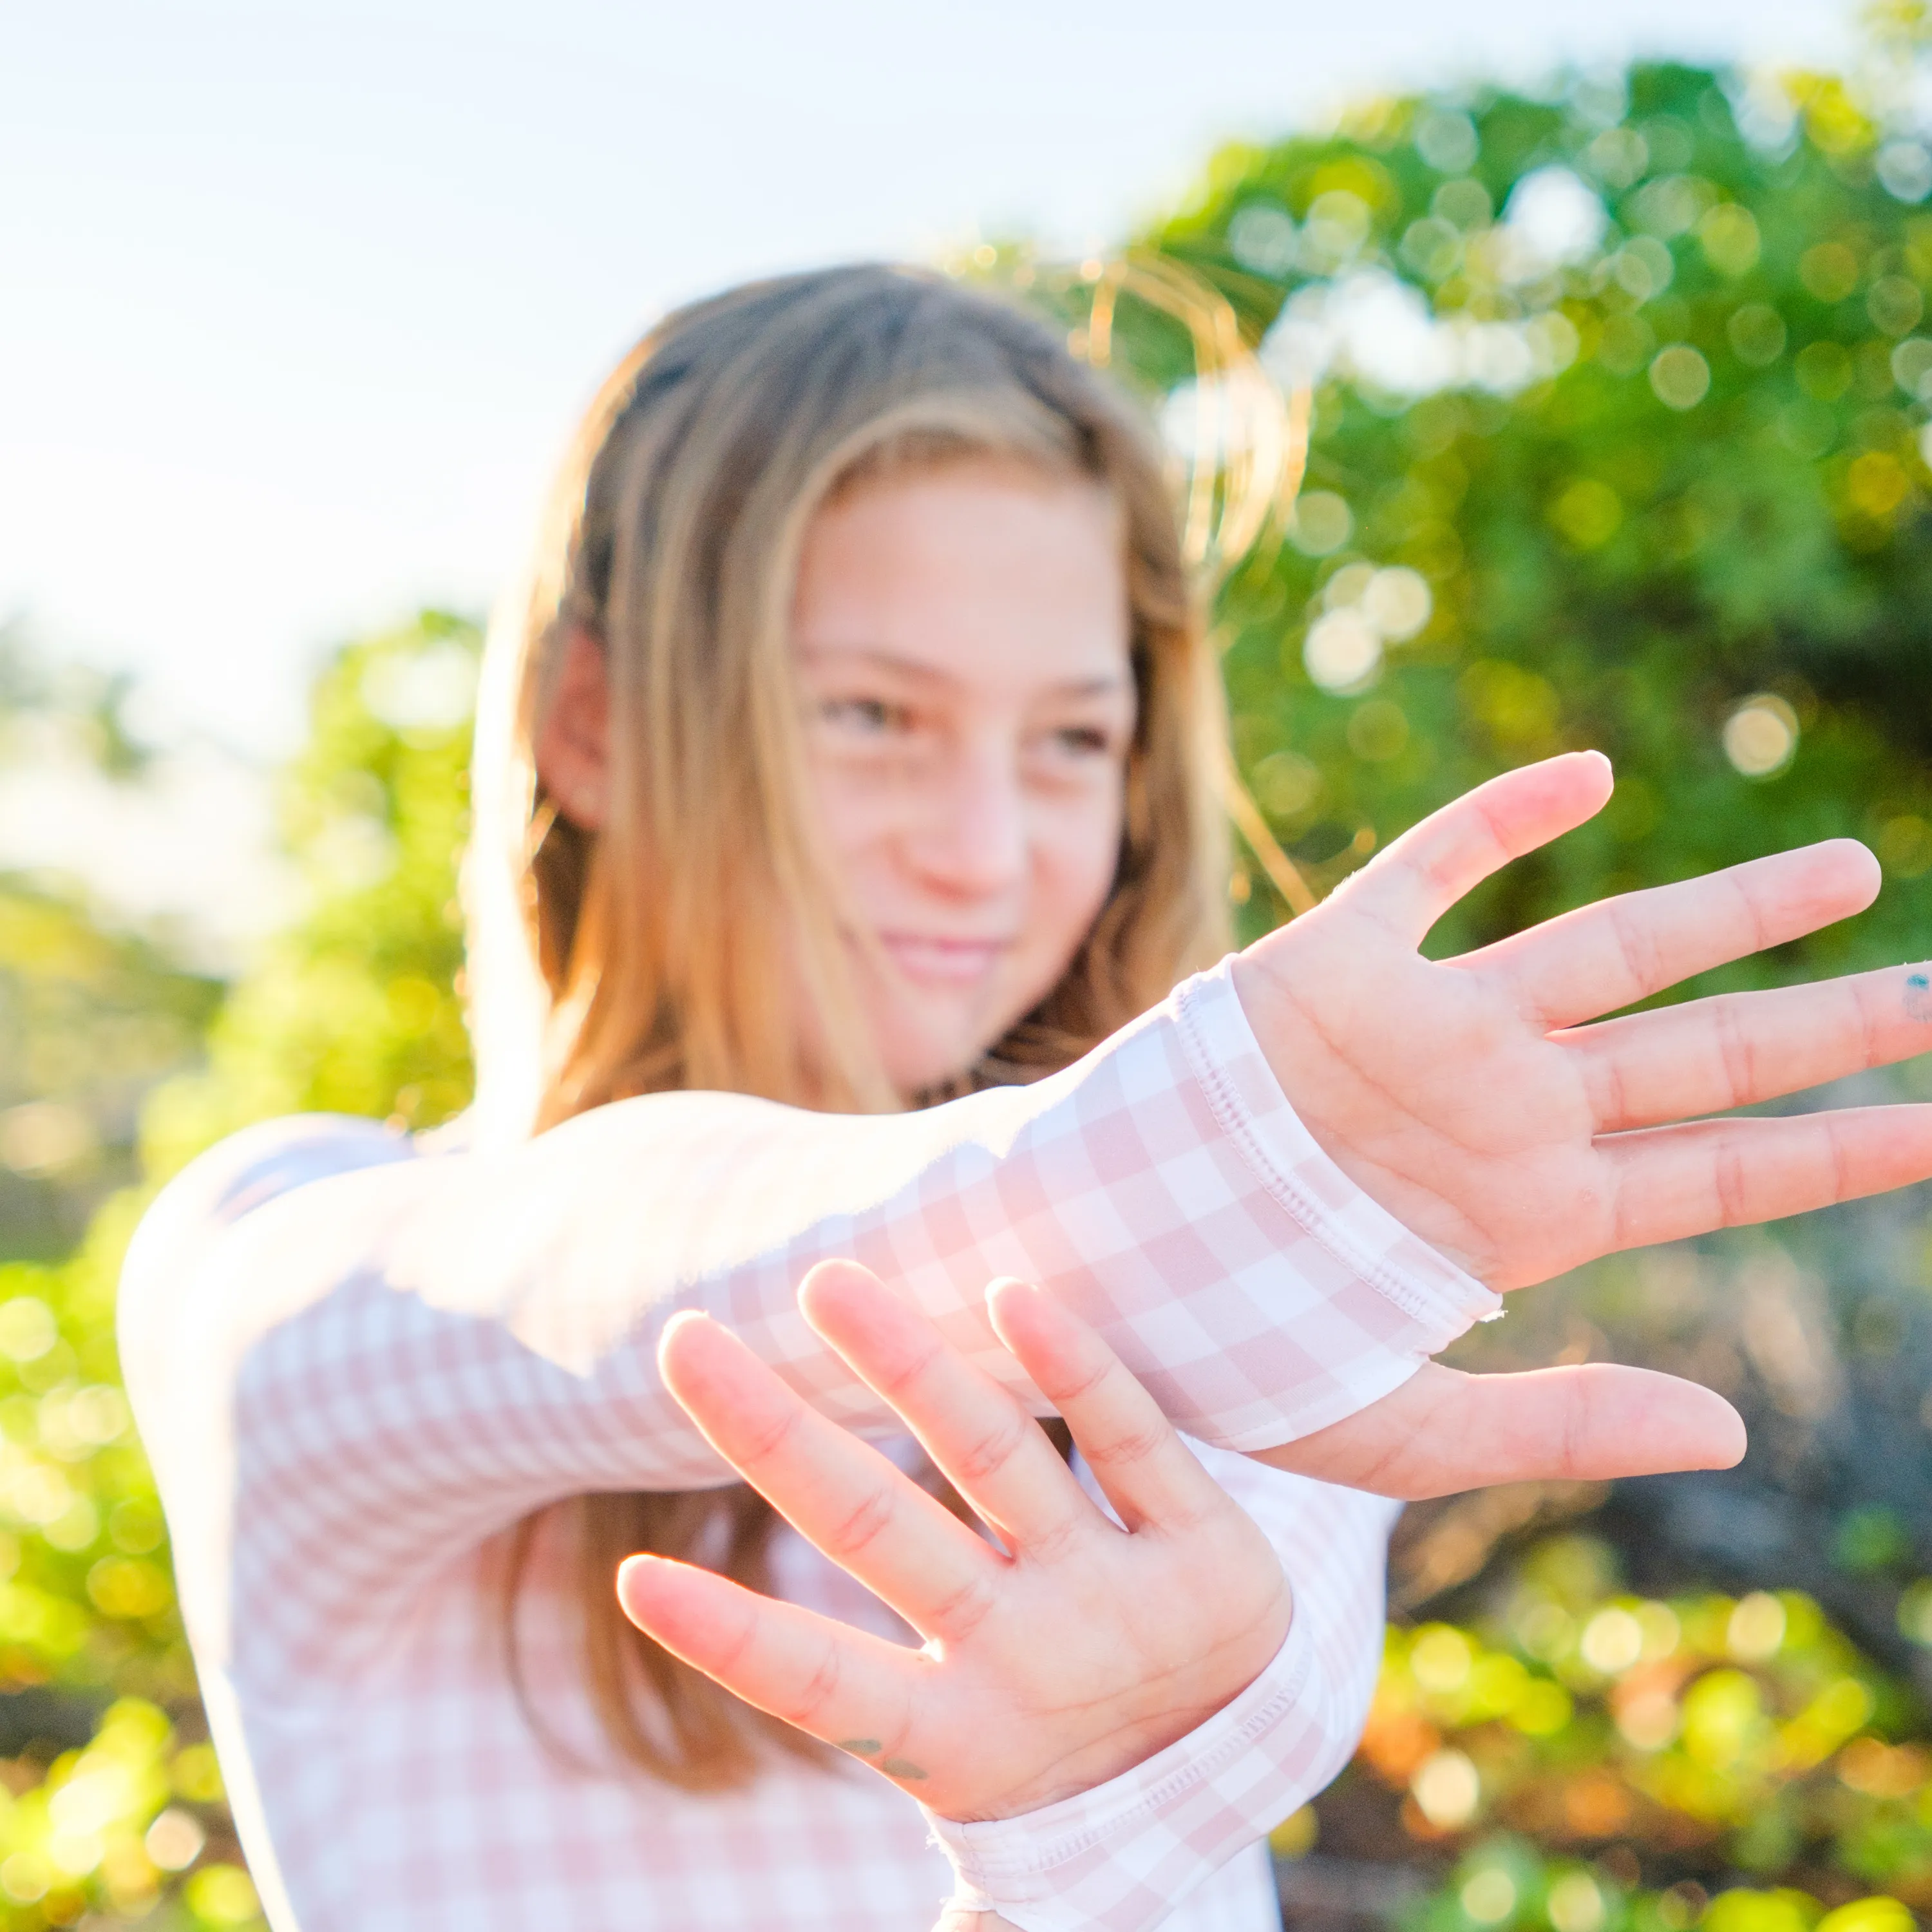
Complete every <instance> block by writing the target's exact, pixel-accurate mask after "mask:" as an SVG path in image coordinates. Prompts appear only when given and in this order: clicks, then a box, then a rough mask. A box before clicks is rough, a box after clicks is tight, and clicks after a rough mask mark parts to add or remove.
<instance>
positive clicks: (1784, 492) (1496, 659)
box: [1148, 66, 1932, 980]
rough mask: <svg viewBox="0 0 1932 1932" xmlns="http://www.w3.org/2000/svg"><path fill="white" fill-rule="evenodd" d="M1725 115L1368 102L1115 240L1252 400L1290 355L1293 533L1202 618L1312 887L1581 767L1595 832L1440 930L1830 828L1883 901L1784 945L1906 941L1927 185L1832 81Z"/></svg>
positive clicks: (1931, 367)
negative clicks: (1304, 412) (1137, 256)
mask: <svg viewBox="0 0 1932 1932" xmlns="http://www.w3.org/2000/svg"><path fill="white" fill-rule="evenodd" d="M1743 98H1744V97H1743V96H1742V93H1741V92H1740V91H1739V89H1738V87H1737V86H1736V83H1734V82H1733V80H1732V78H1731V77H1728V76H1725V75H1721V74H1714V73H1710V72H1706V71H1702V70H1698V69H1694V68H1683V67H1669V66H1652V67H1640V68H1636V69H1634V70H1633V71H1631V74H1630V75H1629V76H1628V89H1627V91H1618V90H1614V89H1606V88H1605V87H1604V86H1603V85H1602V84H1601V83H1599V82H1589V83H1586V82H1582V81H1579V82H1577V83H1575V84H1574V85H1572V86H1569V87H1568V88H1567V89H1565V90H1563V91H1562V92H1559V93H1557V94H1556V95H1553V96H1552V97H1551V98H1533V97H1531V96H1529V95H1523V94H1516V93H1510V92H1502V91H1500V90H1496V89H1479V90H1477V91H1475V92H1472V93H1471V94H1469V95H1466V96H1457V97H1450V98H1415V99H1409V100H1402V101H1383V102H1379V103H1376V104H1372V105H1370V107H1367V108H1365V109H1364V110H1361V112H1359V113H1357V114H1356V115H1353V116H1352V117H1350V118H1348V119H1347V120H1346V121H1344V122H1343V124H1341V125H1340V127H1337V129H1336V130H1334V131H1333V132H1331V133H1327V134H1325V135H1322V136H1296V137H1295V138H1292V139H1288V140H1286V141H1283V142H1280V143H1279V144H1278V145H1274V146H1271V147H1241V148H1229V149H1227V150H1225V151H1223V153H1221V154H1219V155H1218V156H1217V157H1216V158H1215V160H1214V162H1213V163H1211V166H1210V167H1209V169H1208V172H1207V176H1206V179H1205V183H1204V184H1203V187H1202V190H1201V191H1200V192H1199V193H1198V194H1197V195H1196V197H1195V198H1194V199H1193V200H1192V201H1191V202H1190V203H1189V204H1188V205H1187V207H1186V208H1184V211H1182V212H1181V213H1179V214H1177V215H1175V217H1172V219H1170V220H1167V221H1166V222H1165V223H1162V224H1160V226H1158V227H1157V229H1155V230H1154V232H1153V233H1151V236H1149V237H1148V241H1149V242H1150V244H1151V245H1153V246H1155V247H1157V248H1159V249H1160V250H1162V251H1165V252H1166V254H1168V255H1169V256H1170V257H1172V258H1173V259H1175V260H1177V261H1178V262H1180V263H1183V264H1184V265H1185V266H1187V267H1189V268H1190V269H1193V270H1194V271H1195V272H1197V273H1199V274H1200V275H1202V276H1204V277H1205V278H1208V280H1209V281H1211V282H1213V283H1214V284H1216V285H1217V287H1220V289H1221V290H1223V292H1224V293H1226V295H1227V296H1229V299H1231V301H1232V302H1233V303H1234V304H1235V307H1236V308H1237V309H1238V311H1239V313H1240V314H1241V317H1242V318H1243V320H1244V323H1245V325H1246V326H1247V328H1248V329H1250V331H1251V332H1252V333H1253V335H1254V336H1255V337H1256V338H1260V337H1262V336H1263V335H1266V336H1267V337H1268V341H1267V344H1266V347H1265V357H1266V359H1268V361H1269V362H1270V363H1271V365H1272V366H1273V367H1274V368H1276V369H1277V371H1278V372H1280V374H1283V376H1284V377H1286V378H1287V379H1289V380H1295V379H1296V378H1297V377H1298V375H1299V374H1314V373H1315V372H1316V368H1317V365H1320V374H1319V380H1318V386H1317V390H1316V398H1315V430H1314V436H1313V449H1312V453H1311V460H1310V469H1309V474H1308V479H1307V491H1306V493H1305V494H1304V499H1303V501H1302V503H1301V506H1300V508H1299V509H1298V512H1297V514H1296V517H1295V523H1294V526H1293V527H1292V529H1291V531H1290V533H1289V541H1288V543H1287V544H1286V545H1285V546H1283V547H1282V548H1281V549H1280V551H1279V552H1278V553H1277V554H1275V555H1274V556H1259V557H1257V558H1256V559H1253V560H1252V561H1251V562H1250V565H1248V567H1247V568H1245V569H1244V570H1243V571H1241V573H1240V574H1238V576H1237V577H1236V578H1235V580H1234V581H1233V582H1232V583H1231V584H1230V585H1229V587H1228V589H1227V591H1226V594H1225V595H1224V598H1223V607H1222V612H1221V615H1222V619H1223V624H1224V625H1225V628H1226V634H1227V635H1228V637H1229V646H1230V647H1229V655H1228V679H1229V691H1230V694H1231V697H1232V703H1233V708H1234V711H1235V724H1236V730H1237V734H1238V749H1239V751H1240V754H1241V762H1242V764H1243V767H1244V770H1245V771H1246V772H1247V774H1248V775H1250V779H1251V781H1252V783H1253V789H1254V790H1255V792H1256V795H1257V796H1258V798H1259V801H1260V802H1261V804H1262V806H1263V808H1264V809H1265V811H1267V812H1268V814H1269V815H1270V817H1271V820H1273V823H1274V826H1275V828H1276V829H1277V832H1278V834H1279V835H1280V837H1281V838H1282V839H1283V841H1284V843H1285V844H1286V845H1287V847H1288V849H1289V850H1290V852H1291V853H1292V855H1293V856H1295V858H1296V859H1298V862H1301V864H1302V865H1304V867H1305V868H1307V871H1309V872H1310V874H1311V876H1312V877H1313V878H1314V879H1316V880H1317V881H1318V883H1324V884H1325V883H1331V882H1332V881H1333V880H1334V879H1336V878H1337V877H1339V876H1340V874H1342V873H1343V872H1344V871H1346V870H1348V869H1349V868H1350V867H1352V865H1355V864H1358V863H1359V862H1361V859H1362V858H1363V857H1364V856H1366V855H1367V853H1368V852H1369V851H1370V850H1372V849H1373V847H1374V846H1375V845H1376V844H1377V843H1379V842H1385V841H1386V840H1387V839H1388V837H1389V836H1390V835H1391V834H1392V833H1393V832H1396V831H1398V830H1400V829H1401V828H1402V827H1403V826H1405V825H1406V824H1408V823H1411V822H1412V821H1413V820H1415V819H1416V818H1417V817H1420V816H1421V815H1422V814H1424V812H1425V811H1428V810H1430V809H1431V808H1433V807H1434V806H1435V805H1438V804H1439V803H1441V802H1443V801H1445V799H1448V798H1449V797H1451V796H1453V795H1454V794H1455V793H1458V792H1460V791H1461V790H1464V789H1466V787H1468V786H1469V785H1470V784H1472V783H1474V782H1475V781H1478V780H1479V779H1481V778H1484V777H1486V776H1488V775H1490V774H1491V773H1492V772H1495V771H1496V770H1498V769H1502V768H1504V767H1505V766H1510V765H1513V764H1516V763H1520V762H1522V761H1523V760H1526V759H1529V758H1531V757H1537V756H1540V755H1542V754H1545V753H1547V752H1550V751H1556V750H1557V749H1559V748H1563V747H1565V746H1573V745H1595V746H1598V747H1599V748H1602V749H1604V750H1605V751H1608V752H1609V753H1610V754H1611V755H1612V757H1613V758H1614V759H1615V760H1616V762H1617V763H1618V765H1619V769H1620V771H1621V773H1622V778H1621V782H1620V784H1619V789H1618V794H1617V797H1616V800H1615V802H1614V803H1613V805H1612V806H1611V807H1610V809H1609V810H1608V811H1607V812H1606V813H1605V814H1604V817H1602V819H1601V820H1599V821H1598V823H1595V824H1593V825H1592V826H1589V827H1587V828H1586V829H1583V830H1581V831H1580V832H1577V833H1575V834H1574V835H1572V836H1571V838H1568V839H1567V840H1565V841H1563V842H1562V844H1560V845H1559V846H1558V847H1556V849H1555V850H1553V851H1552V852H1551V853H1549V854H1547V855H1545V856H1542V857H1541V858H1539V859H1535V860H1532V861H1531V862H1529V863H1528V864H1526V865H1520V866H1518V867H1517V868H1513V870H1512V872H1511V875H1510V877H1508V879H1507V880H1502V881H1499V882H1498V883H1497V884H1496V886H1494V887H1493V888H1492V889H1490V890H1489V891H1488V892H1487V893H1486V894H1484V895H1482V896H1481V897H1480V898H1479V899H1478V901H1476V902H1475V904H1474V905H1473V906H1472V907H1471V908H1470V909H1469V911H1468V912H1467V913H1466V914H1465V915H1463V916H1459V917H1457V918H1455V919H1452V920H1451V922H1449V925H1448V927H1447V928H1445V932H1443V934H1442V935H1441V942H1442V944H1445V945H1451V946H1459V945H1461V944H1466V943H1467V942H1468V941H1470V940H1471V939H1472V938H1476V937H1479V936H1481V935H1487V934H1490V933H1493V932H1496V931H1497V930H1499V928H1500V927H1501V926H1502V925H1503V924H1505V923H1515V922H1520V921H1522V920H1523V919H1530V918H1538V917H1541V916H1546V915H1547V914H1548V913H1550V912H1553V911H1555V910H1560V909H1561V908H1562V907H1565V906H1568V905H1570V904H1575V903H1577V902H1578V901H1580V900H1581V899H1583V898H1586V896H1592V895H1596V894H1598V893H1601V892H1603V891H1604V890H1606V889H1615V888H1616V887H1619V886H1628V885H1631V884H1634V883H1637V882H1638V881H1639V880H1643V881H1646V882H1655V881H1656V880H1661V879H1665V878H1670V877H1679V876H1683V875H1686V874H1691V873H1693V872H1696V871H1703V870H1706V869H1708V868H1711V867H1713V866H1716V865H1723V864H1727V863H1729V862H1733V861H1736V860H1737V859H1742V858H1745V857H1748V856H1751V855H1753V854H1754V853H1760V852H1763V851H1766V850H1771V849H1772V848H1774V847H1778V846H1782V845H1786V844H1795V843H1799V842H1802V841H1805V840H1808V839H1811V838H1820V837H1824V836H1829V835H1835V834H1839V833H1851V834H1855V835H1860V836H1862V837H1864V838H1868V839H1870V840H1871V841H1873V842H1874V844H1876V848H1877V850H1879V854H1880V856H1881V858H1882V860H1883V861H1884V862H1885V868H1886V871H1887V872H1888V877H1889V879H1890V880H1891V884H1890V886H1889V889H1888V891H1887V892H1886V893H1885V897H1884V900H1883V901H1882V904H1881V905H1880V907H1879V909H1878V910H1876V912H1875V913H1873V914H1872V915H1870V916H1868V917H1867V919H1864V920H1863V921H1861V922H1860V923H1859V925H1858V926H1857V927H1855V928H1854V929H1846V930H1845V931H1843V932H1829V933H1826V934H1824V935H1820V936H1818V937H1817V938H1815V939H1813V940H1811V941H1807V942H1805V944H1804V945H1803V946H1802V947H1800V948H1799V949H1797V950H1798V953H1799V955H1800V956H1802V959H1804V961H1805V963H1806V964H1807V965H1810V966H1812V967H1814V968H1843V967H1845V966H1849V965H1859V964H1866V963H1871V962H1877V961H1880V960H1884V959H1896V958H1897V957H1900V956H1909V955H1912V954H1915V953H1921V952H1923V951H1924V950H1926V924H1927V922H1926V916H1925V908H1924V898H1923V888H1922V887H1921V886H1918V884H1917V883H1915V881H1917V880H1919V879H1920V878H1921V877H1923V876H1924V874H1926V873H1927V871H1928V869H1932V781H1928V779H1927V775H1926V766H1925V763H1924V759H1925V754H1926V752H1927V749H1928V748H1932V684H1929V683H1928V682H1927V679H1925V677H1924V675H1923V664H1924V646H1923V642H1922V630H1921V613H1922V612H1923V610H1924V609H1925V608H1926V607H1927V596H1928V593H1932V520H1928V518H1927V515H1926V507H1927V500H1928V496H1932V476H1928V472H1927V467H1926V463H1925V459H1924V454H1923V452H1922V451H1921V431H1922V430H1923V428H1924V421H1925V416H1926V408H1925V398H1927V396H1932V335H1928V334H1927V332H1924V331H1922V330H1921V327H1920V325H1921V321H1922V320H1923V318H1924V312H1925V306H1926V304H1925V296H1926V291H1927V287H1928V286H1932V214H1927V213H1925V212H1921V211H1920V209H1919V207H1918V204H1917V201H1916V200H1915V199H1901V197H1902V196H1916V197H1918V198H1919V199H1922V198H1923V196H1924V194H1925V193H1926V190H1927V183H1928V182H1929V181H1932V163H1928V161H1927V157H1926V154H1925V151H1924V148H1922V147H1920V146H1919V145H1917V144H1916V143H1915V142H1912V141H1910V140H1905V139H1900V140H1894V139H1890V138H1888V136H1886V135H1885V133H1884V131H1883V130H1882V128H1881V127H1879V126H1877V125H1876V124H1874V123H1873V121H1871V120H1870V118H1867V113H1866V111H1865V110H1864V108H1862V107H1861V106H1860V104H1859V103H1858V101H1857V100H1855V98H1853V97H1852V95H1851V94H1850V93H1849V92H1847V91H1846V88H1845V87H1844V86H1843V85H1842V84H1841V83H1837V82H1835V81H1832V80H1822V79H1816V78H1810V79H1799V80H1795V81H1793V83H1791V84H1790V89H1789V92H1788V100H1787V106H1788V107H1789V109H1790V111H1791V113H1792V114H1793V115H1795V120H1793V121H1792V122H1791V124H1790V125H1789V126H1788V127H1777V126H1773V127H1769V128H1767V127H1766V125H1765V121H1766V113H1767V109H1766V104H1765V103H1764V102H1763V100H1762V99H1761V98H1760V100H1758V101H1755V102H1753V103H1751V104H1749V111H1746V110H1745V108H1744V107H1740V105H1739V103H1740V102H1741V101H1743ZM1741 120H1742V128H1741V125H1740V123H1741ZM1745 130H1748V133H1747V131H1745ZM1593 227H1594V228H1596V229H1598V231H1599V232H1597V233H1592V229H1593ZM1351 317H1353V318H1355V320H1352V321H1351V320H1350V318H1351ZM1368 317H1379V318H1380V320H1379V321H1377V322H1373V323H1371V322H1370V320H1365V318H1368ZM1378 330H1379V332H1380V347H1378V338H1377V331H1378ZM1338 342H1339V343H1340V347H1339V348H1338V347H1337V346H1336V344H1337V343H1338ZM1392 343H1393V344H1395V345H1396V347H1393V348H1392V347H1391V344H1392ZM1403 345H1406V347H1403ZM1398 350H1400V353H1397V351H1398ZM1432 370H1433V376H1431V375H1430V374H1429V373H1428V372H1429V371H1432ZM1418 372H1420V373H1418ZM1425 384H1427V385H1429V386H1427V388H1426V389H1425V388H1424V385H1425ZM1418 391H1420V393H1418ZM1255 884H1256V890H1257V892H1258V893H1259V892H1262V891H1263V890H1265V888H1264V887H1263V886H1262V883H1261V882H1260V880H1259V878H1257V880H1256V881H1255ZM1253 916H1254V917H1255V918H1256V919H1257V920H1259V921H1262V922H1265V921H1266V920H1267V919H1269V918H1271V917H1273V916H1277V913H1276V910H1275V909H1274V908H1273V907H1271V906H1269V905H1267V904H1260V903H1258V904H1257V905H1256V908H1255V912H1254V915H1253ZM1789 963H1790V962H1788V961H1778V962H1771V965H1770V966H1769V968H1766V967H1763V966H1751V967H1745V968H1739V969H1738V970H1737V971H1736V972H1735V973H1734V974H1732V975H1731V976H1730V977H1732V978H1733V979H1734V980H1750V979H1751V978H1752V977H1755V976H1757V975H1760V974H1763V972H1764V971H1766V970H1770V971H1780V970H1783V969H1784V968H1785V967H1787V966H1788V965H1789Z"/></svg>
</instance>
